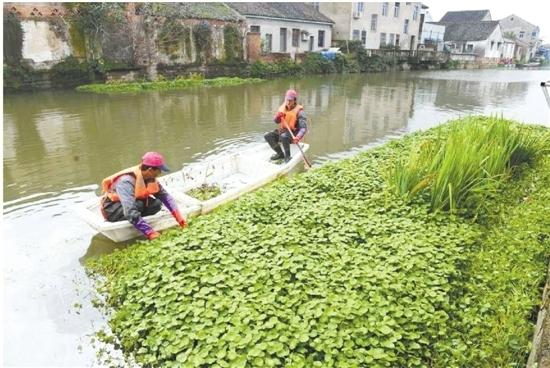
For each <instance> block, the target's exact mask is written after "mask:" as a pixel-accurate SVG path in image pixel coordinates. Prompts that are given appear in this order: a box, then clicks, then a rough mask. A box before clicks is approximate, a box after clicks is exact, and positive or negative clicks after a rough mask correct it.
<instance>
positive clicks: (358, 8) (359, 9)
mask: <svg viewBox="0 0 550 368" xmlns="http://www.w3.org/2000/svg"><path fill="white" fill-rule="evenodd" d="M364 10H365V3H362V2H361V3H357V4H356V6H355V11H356V12H357V13H359V14H363V11H364Z"/></svg>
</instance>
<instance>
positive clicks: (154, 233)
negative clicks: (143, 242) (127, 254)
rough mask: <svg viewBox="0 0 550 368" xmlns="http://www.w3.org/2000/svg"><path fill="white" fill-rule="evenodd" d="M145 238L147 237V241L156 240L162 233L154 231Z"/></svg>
mask: <svg viewBox="0 0 550 368" xmlns="http://www.w3.org/2000/svg"><path fill="white" fill-rule="evenodd" d="M145 236H146V237H147V239H149V240H153V239H155V238H158V237H159V236H160V233H159V232H158V231H155V230H152V231H150V232H148V233H147V234H145Z"/></svg>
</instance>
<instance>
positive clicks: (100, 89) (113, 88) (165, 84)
mask: <svg viewBox="0 0 550 368" xmlns="http://www.w3.org/2000/svg"><path fill="white" fill-rule="evenodd" d="M262 81H263V79H259V78H238V77H220V78H214V79H204V78H196V77H194V78H176V79H173V80H158V81H155V82H130V83H125V82H115V83H106V84H88V85H84V86H79V87H77V88H76V90H77V91H79V92H93V93H140V92H145V91H171V90H182V89H186V88H190V87H224V86H237V85H240V84H245V83H258V82H262Z"/></svg>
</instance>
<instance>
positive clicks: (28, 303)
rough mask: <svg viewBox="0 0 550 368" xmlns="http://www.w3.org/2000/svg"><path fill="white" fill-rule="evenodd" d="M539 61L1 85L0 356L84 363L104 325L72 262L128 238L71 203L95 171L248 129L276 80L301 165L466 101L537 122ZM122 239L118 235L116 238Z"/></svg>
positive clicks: (454, 112) (184, 157)
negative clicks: (19, 87)
mask: <svg viewBox="0 0 550 368" xmlns="http://www.w3.org/2000/svg"><path fill="white" fill-rule="evenodd" d="M547 80H550V70H548V69H546V70H501V69H498V70H460V71H426V72H396V73H382V74H361V75H349V76H333V75H331V76H308V77H306V78H303V79H299V80H293V79H278V80H273V81H267V82H264V83H260V84H253V85H247V86H237V87H224V88H203V89H191V90H185V91H178V92H148V93H143V94H139V95H113V96H107V95H93V94H86V93H76V92H73V91H63V92H40V93H33V94H18V95H12V96H9V95H8V96H6V95H5V96H4V101H3V105H4V112H3V129H4V130H3V134H4V141H3V154H4V156H3V165H4V168H3V201H4V214H3V237H4V241H3V249H2V250H3V260H4V273H3V277H4V280H3V281H4V298H5V299H4V308H3V319H4V321H3V322H4V324H3V325H4V346H3V348H4V365H5V366H57V367H58V366H96V365H98V363H97V361H96V358H95V356H96V350H97V347H95V348H94V347H93V346H92V344H91V342H90V340H91V337H92V334H93V332H94V331H96V330H97V329H98V328H100V327H101V326H104V325H105V320H104V318H103V317H102V316H101V314H100V313H99V312H98V311H97V310H95V309H94V307H93V306H92V305H91V300H92V299H93V288H92V285H91V282H90V280H89V279H88V277H87V276H86V274H85V272H84V268H83V266H82V263H83V261H84V260H85V259H86V258H88V257H90V256H93V255H97V254H100V253H108V252H111V251H112V250H113V249H115V248H117V247H124V246H128V244H122V245H121V244H118V245H117V244H114V243H112V242H111V241H109V240H108V239H106V238H105V237H103V236H101V235H97V234H96V233H94V231H93V230H92V229H91V228H89V227H88V226H87V225H86V224H85V223H84V222H82V221H80V220H79V219H78V218H77V217H76V216H75V214H74V212H73V208H74V207H75V206H76V205H78V204H79V203H82V202H83V201H85V200H87V199H89V198H92V197H93V196H95V195H96V191H97V187H98V186H97V184H98V183H99V182H100V181H101V179H102V178H104V177H105V176H107V175H110V174H112V173H114V172H115V171H118V170H120V169H122V168H125V167H128V166H131V165H135V164H137V163H138V162H139V160H140V157H141V155H142V154H143V153H144V152H146V151H152V150H154V151H159V152H162V153H163V154H164V156H165V157H166V159H167V161H168V162H167V163H168V166H169V167H171V168H172V170H177V169H179V168H180V167H181V166H182V165H183V164H184V163H189V162H194V161H199V160H202V159H204V158H205V157H207V156H208V155H211V154H219V153H224V152H229V151H233V150H238V149H239V148H240V147H243V146H244V145H247V144H250V143H253V142H262V141H263V134H264V133H265V132H266V131H269V130H272V129H274V127H275V124H273V123H272V122H271V118H272V116H273V114H274V111H275V110H276V108H277V107H278V106H279V105H280V104H281V102H282V98H283V95H284V92H285V91H286V89H288V88H294V89H296V90H297V91H298V96H299V102H300V103H301V104H303V105H304V107H305V111H306V112H307V113H308V116H309V118H310V123H311V131H310V133H309V135H308V136H307V139H306V141H307V142H308V143H310V144H311V149H310V150H309V156H310V158H311V159H312V161H313V163H314V166H319V165H322V164H323V163H325V162H327V161H330V160H335V159H339V158H343V157H347V156H350V155H353V154H354V153H356V152H358V151H361V150H364V149H367V148H368V147H370V146H372V145H375V144H379V143H380V142H383V141H384V140H386V139H389V138H395V137H398V136H399V135H402V134H405V133H407V132H410V131H415V130H420V129H426V128H429V127H432V126H435V125H437V124H440V123H443V122H445V121H447V120H449V119H452V118H457V117H460V116H465V115H470V114H498V115H501V114H502V115H503V116H504V117H506V118H511V119H516V120H521V121H524V122H526V123H536V124H542V125H546V126H550V109H549V108H548V106H547V105H546V101H545V99H544V95H543V93H542V90H541V87H540V82H541V81H547ZM130 244H131V242H130Z"/></svg>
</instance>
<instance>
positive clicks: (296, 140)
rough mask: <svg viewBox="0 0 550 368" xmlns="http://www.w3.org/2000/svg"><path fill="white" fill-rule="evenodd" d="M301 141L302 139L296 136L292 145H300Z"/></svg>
mask: <svg viewBox="0 0 550 368" xmlns="http://www.w3.org/2000/svg"><path fill="white" fill-rule="evenodd" d="M301 139H302V137H298V136H294V138H293V139H292V143H296V144H298V143H299V142H300V140H301Z"/></svg>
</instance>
